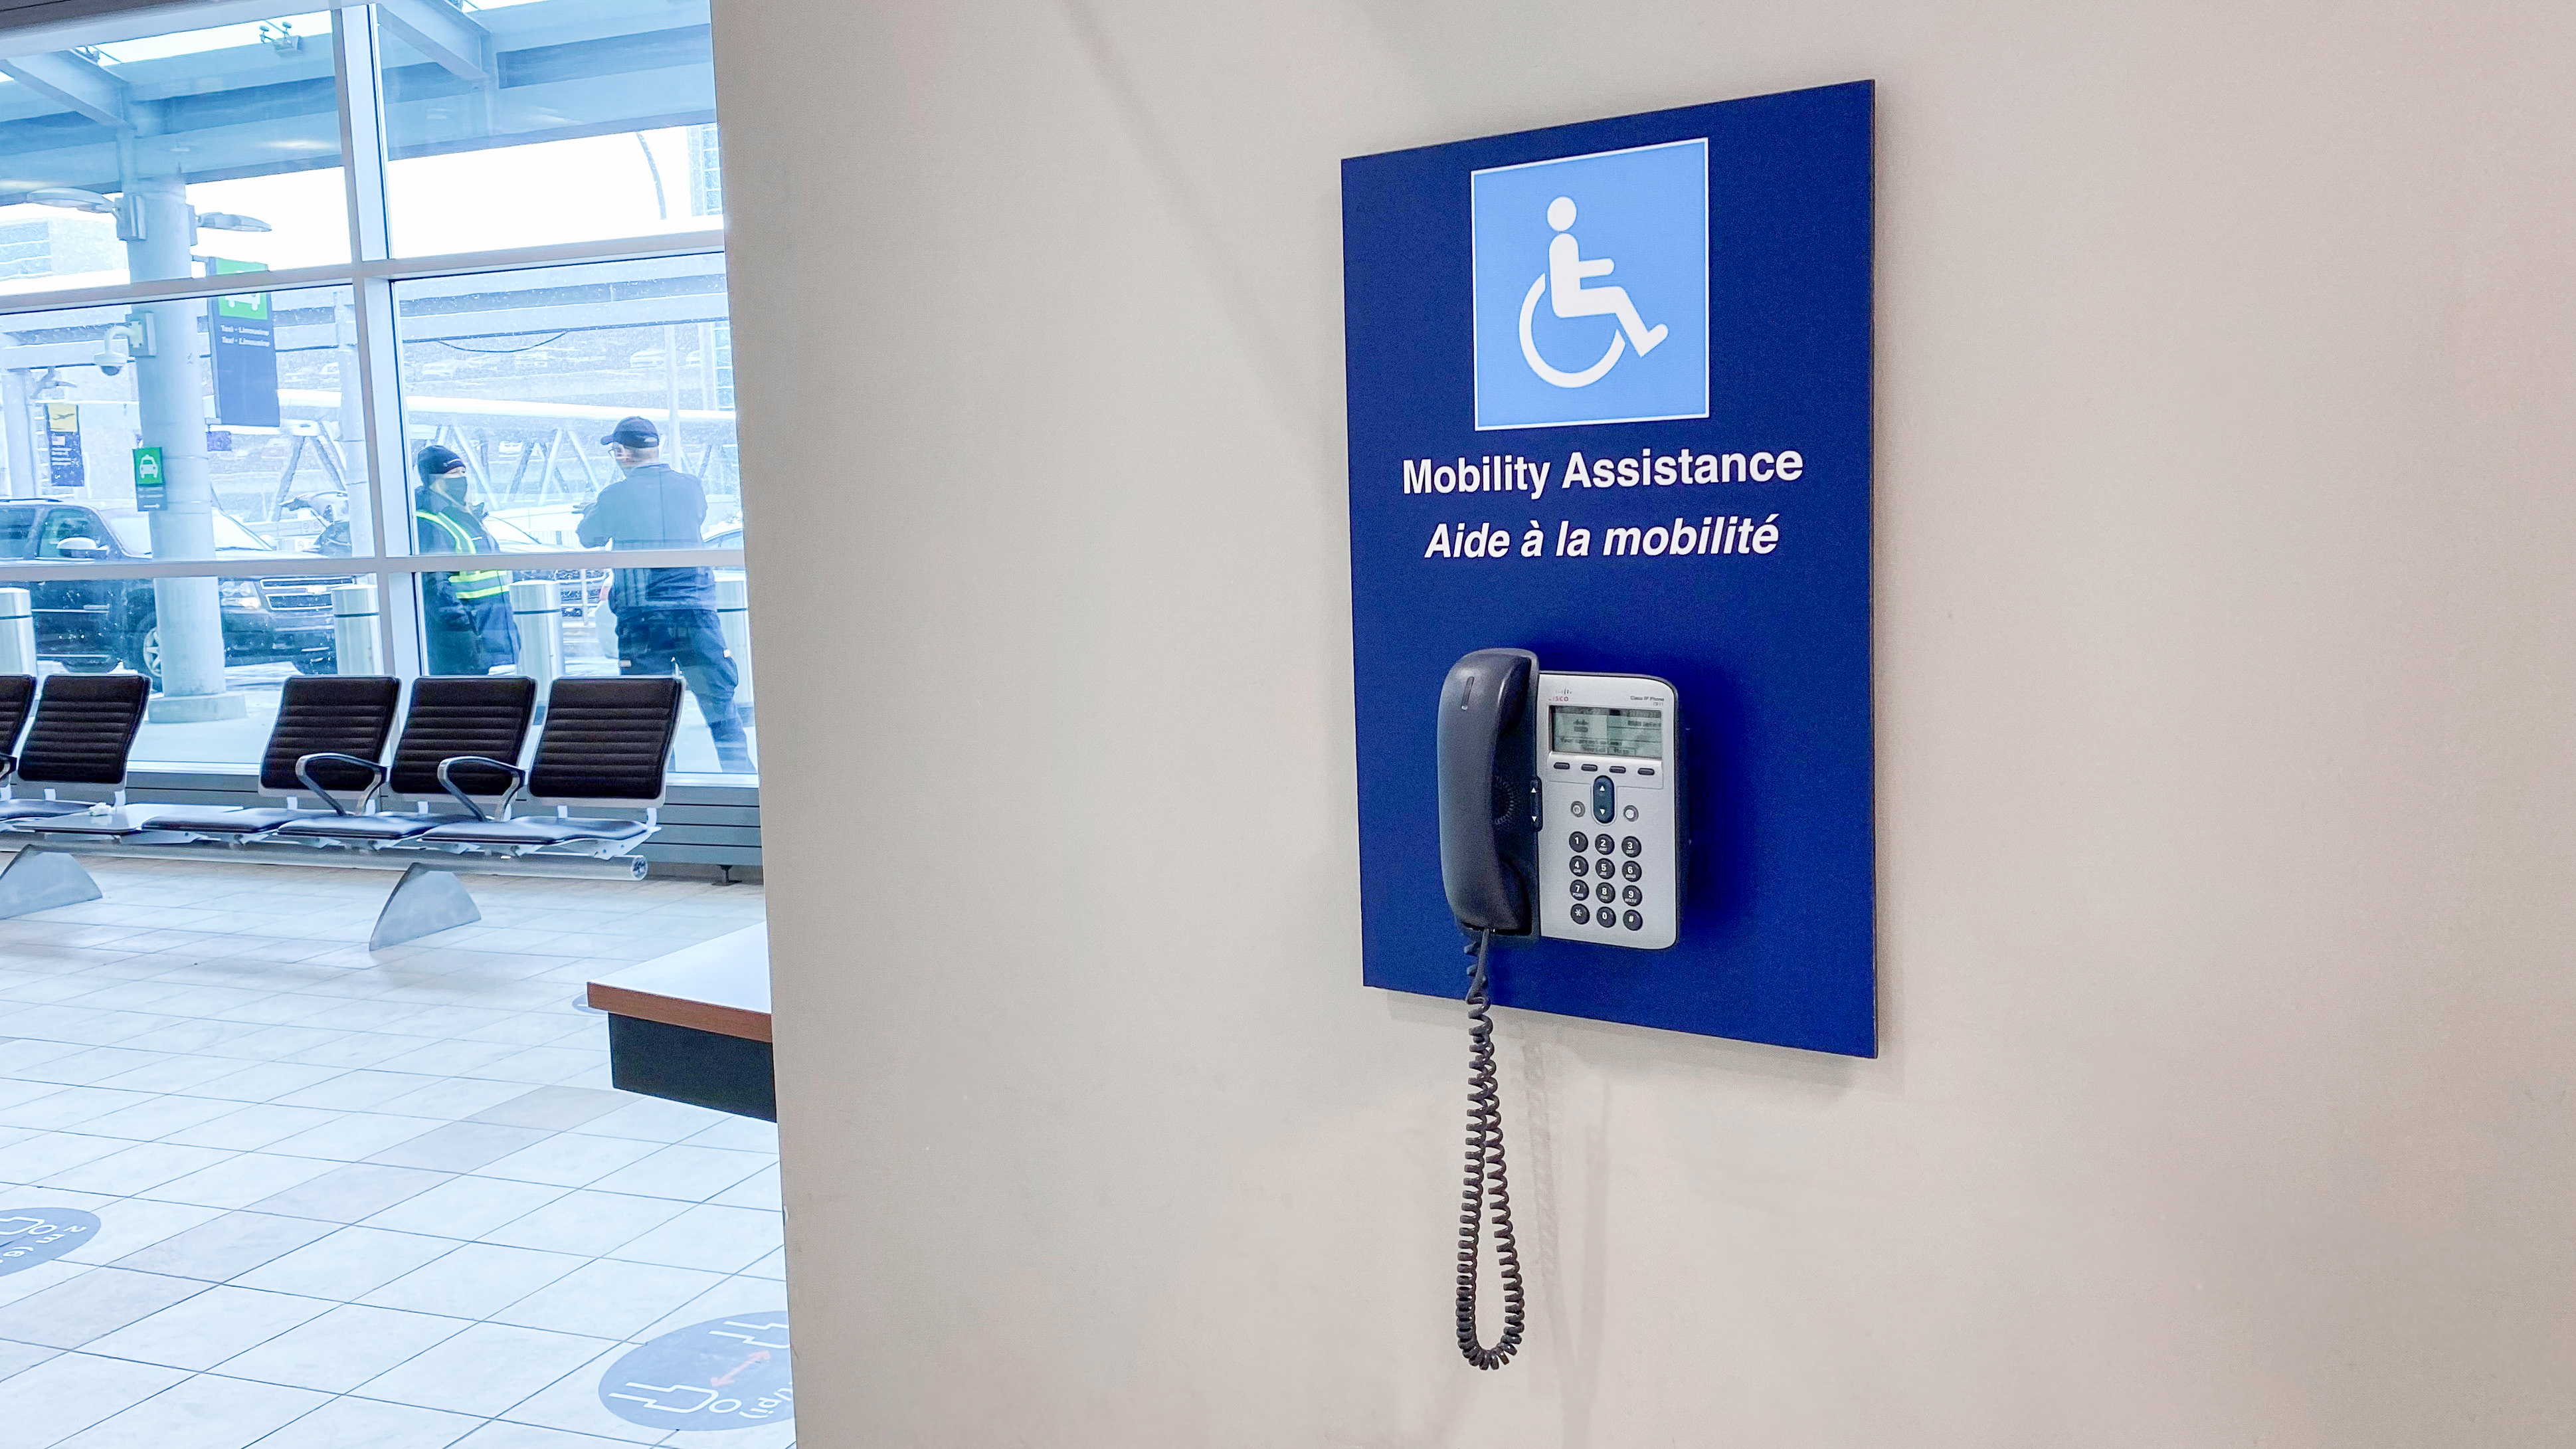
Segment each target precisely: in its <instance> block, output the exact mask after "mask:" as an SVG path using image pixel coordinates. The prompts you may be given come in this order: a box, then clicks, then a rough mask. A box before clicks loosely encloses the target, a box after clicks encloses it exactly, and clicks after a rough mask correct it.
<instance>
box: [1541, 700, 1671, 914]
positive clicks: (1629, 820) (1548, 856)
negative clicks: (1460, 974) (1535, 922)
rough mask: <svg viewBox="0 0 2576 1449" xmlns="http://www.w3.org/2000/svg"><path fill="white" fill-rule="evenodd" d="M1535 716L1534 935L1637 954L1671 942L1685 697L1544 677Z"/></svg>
mask: <svg viewBox="0 0 2576 1449" xmlns="http://www.w3.org/2000/svg"><path fill="white" fill-rule="evenodd" d="M1538 713H1539V717H1538V740H1537V745H1538V775H1539V784H1540V789H1541V792H1542V796H1543V800H1542V803H1541V806H1540V809H1539V833H1538V846H1539V849H1538V881H1539V892H1538V895H1539V934H1540V935H1542V936H1545V937H1548V938H1550V939H1552V940H1559V941H1588V942H1590V943H1592V944H1593V945H1596V946H1625V947H1628V948H1630V949H1631V950H1640V951H1659V950H1662V949H1663V948H1665V947H1667V946H1670V945H1672V944H1673V942H1674V941H1675V940H1676V939H1678V938H1679V935H1680V928H1681V865H1682V861H1681V801H1682V794H1681V696H1680V693H1679V692H1678V691H1676V690H1675V689H1674V688H1673V686H1672V684H1671V682H1670V681H1667V680H1662V679H1657V678H1655V677H1653V676H1652V675H1645V674H1560V673H1556V672H1553V671H1547V670H1542V671H1540V673H1539V679H1538ZM1578 836H1579V837H1581V841H1580V844H1581V847H1582V848H1581V849H1579V850H1578V849H1576V848H1575V846H1576V844H1577V840H1576V837H1578ZM1605 867H1606V873H1607V879H1606V880H1605V878H1604V875H1605ZM1605 885H1606V886H1607V887H1608V888H1609V890H1608V894H1607V896H1606V898H1605V896H1604V894H1603V887H1604V886H1605ZM1578 892H1579V894H1578ZM1605 914H1606V915H1607V923H1606V924H1605V923H1604V916H1605Z"/></svg>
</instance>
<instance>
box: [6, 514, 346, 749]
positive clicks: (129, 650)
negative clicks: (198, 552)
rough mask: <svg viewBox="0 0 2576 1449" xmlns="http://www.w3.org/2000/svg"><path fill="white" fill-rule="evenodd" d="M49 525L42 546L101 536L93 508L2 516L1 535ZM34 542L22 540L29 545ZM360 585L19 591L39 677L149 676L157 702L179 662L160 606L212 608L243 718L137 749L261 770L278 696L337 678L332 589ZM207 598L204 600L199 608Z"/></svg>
mask: <svg viewBox="0 0 2576 1449" xmlns="http://www.w3.org/2000/svg"><path fill="white" fill-rule="evenodd" d="M39 514H42V515H45V517H44V521H43V522H42V524H41V525H39V530H40V531H39V532H38V533H37V535H36V536H37V537H38V538H39V539H41V541H42V542H41V544H40V545H39V546H40V547H43V546H50V545H54V544H58V543H60V542H63V541H66V540H70V539H74V538H77V537H80V536H81V534H80V532H79V530H80V529H82V528H85V527H91V526H94V523H95V517H94V515H92V514H91V513H90V512H89V511H88V510H86V509H73V508H53V509H50V510H48V509H45V508H43V507H41V506H38V505H28V504H7V505H0V527H5V528H8V529H24V528H25V527H26V526H27V521H28V520H29V519H30V518H32V517H34V516H36V515H39ZM24 536H25V535H24V534H21V537H22V538H23V537H24ZM358 580H359V576H356V575H351V574H345V573H332V574H318V573H317V574H314V575H309V576H296V577H292V578H261V579H213V578H194V579H131V578H114V579H109V578H90V577H83V576H80V575H78V574H66V575H65V576H61V577H53V576H48V577H45V578H41V579H31V580H14V581H11V582H9V583H8V584H6V585H5V587H9V588H18V589H25V590H26V591H27V594H28V605H29V609H28V612H29V613H30V614H32V615H33V616H34V620H35V632H36V657H37V660H38V662H39V668H40V669H42V670H43V671H44V672H47V673H52V672H55V671H57V670H67V671H70V672H72V673H75V674H106V673H111V672H115V673H127V674H133V673H140V674H145V675H149V676H150V677H151V678H152V682H153V686H154V688H155V690H156V691H157V690H158V689H159V687H160V686H161V684H162V682H163V670H164V668H165V666H167V665H168V664H169V662H170V659H169V653H170V648H171V645H170V644H169V642H168V641H167V640H165V639H164V637H163V631H162V628H161V615H162V612H163V608H162V606H163V604H164V603H165V601H168V600H170V599H171V598H172V597H173V596H183V597H181V599H180V602H179V603H178V604H177V605H174V608H176V607H186V605H187V604H188V602H189V601H191V600H194V601H196V602H199V603H203V602H211V603H212V605H213V608H212V610H211V612H212V613H213V614H214V616H215V618H216V619H217V621H218V622H219V625H220V629H221V651H222V652H221V656H220V658H221V663H220V665H219V668H220V670H221V678H222V683H223V687H224V690H225V691H226V692H227V693H229V694H234V695H237V696H239V697H240V706H241V713H239V714H238V715H235V716H233V717H231V718H224V719H212V720H204V721H199V722H192V723H170V722H166V721H155V722H151V723H147V724H146V725H145V726H144V727H143V732H142V734H141V735H139V736H138V737H137V738H136V740H135V746H134V758H135V759H136V760H137V761H138V762H139V761H147V760H148V761H154V762H162V763H169V762H179V763H201V764H202V763H230V764H246V763H249V762H251V761H254V760H257V759H258V758H259V756H260V751H261V749H262V748H263V747H264V746H265V744H266V743H267V740H268V730H269V726H270V724H271V723H273V722H274V721H275V719H276V717H277V691H278V687H279V685H280V684H281V682H283V681H284V680H285V679H286V678H287V677H288V676H290V675H294V674H298V673H302V674H329V673H331V672H332V671H333V669H334V668H335V662H334V656H335V653H336V650H335V648H334V639H335V634H334V632H333V626H332V620H331V594H330V590H331V587H332V586H333V585H335V584H346V583H354V582H358ZM201 596H202V597H201Z"/></svg>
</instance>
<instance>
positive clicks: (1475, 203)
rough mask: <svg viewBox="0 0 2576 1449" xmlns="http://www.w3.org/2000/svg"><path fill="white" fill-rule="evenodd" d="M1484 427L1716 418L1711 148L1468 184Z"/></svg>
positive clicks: (1633, 155)
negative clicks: (1711, 383) (1712, 399)
mask: <svg viewBox="0 0 2576 1449" xmlns="http://www.w3.org/2000/svg"><path fill="white" fill-rule="evenodd" d="M1469 187H1470V197H1471V207H1472V212H1473V218H1474V219H1473V223H1472V225H1473V233H1474V239H1475V273H1476V277H1475V282H1476V427H1477V428H1478V429H1479V430H1484V429H1489V428H1547V427H1564V426H1568V425H1572V424H1578V423H1640V422H1649V421H1653V420H1656V419H1661V418H1704V417H1707V416H1708V142H1707V141H1706V140H1705V139H1701V140H1695V141H1673V142H1669V143H1667V144H1665V145H1661V146H1640V147H1638V148H1636V149H1634V150H1630V151H1600V152H1595V153H1594V154H1592V155H1589V156H1566V157H1561V158H1559V159H1557V160H1554V161H1532V162H1528V163H1526V164H1523V165H1519V166H1498V167H1496V168H1494V169H1493V170H1491V171H1479V172H1476V173H1475V174H1474V175H1473V176H1471V177H1470V178H1469Z"/></svg>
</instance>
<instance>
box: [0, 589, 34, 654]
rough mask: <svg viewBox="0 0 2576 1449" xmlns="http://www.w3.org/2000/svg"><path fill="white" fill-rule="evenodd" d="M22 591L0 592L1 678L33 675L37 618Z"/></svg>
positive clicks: (7, 590) (28, 596)
mask: <svg viewBox="0 0 2576 1449" xmlns="http://www.w3.org/2000/svg"><path fill="white" fill-rule="evenodd" d="M29 598H30V595H29V594H28V592H27V591H26V590H25V589H0V674H33V673H35V672H36V616H35V613H34V611H33V610H32V609H30V608H29V606H28V600H29Z"/></svg>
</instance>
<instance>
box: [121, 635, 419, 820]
mask: <svg viewBox="0 0 2576 1449" xmlns="http://www.w3.org/2000/svg"><path fill="white" fill-rule="evenodd" d="M401 704H402V681H401V680H399V679H393V678H390V677H387V676H384V675H360V676H356V677H353V678H348V679H342V678H338V677H335V676H332V675H298V676H296V677H295V678H293V679H289V680H287V681H286V684H285V686H284V688H283V689H282V690H280V691H279V694H278V699H277V724H276V726H275V727H274V728H272V729H271V730H270V731H269V735H268V749H267V750H266V751H265V752H264V753H263V754H262V755H261V756H260V762H259V793H261V794H262V795H268V796H273V797H278V798H282V799H284V800H285V801H286V804H285V805H283V806H253V807H249V808H240V807H230V806H227V807H221V808H205V807H189V806H177V807H173V808H168V809H162V810H157V811H155V812H153V815H152V820H151V823H152V825H153V827H154V828H155V829H159V830H183V831H187V832H189V833H190V834H194V835H200V836H207V837H212V838H217V839H221V838H227V837H231V838H247V837H250V836H254V835H264V834H266V833H267V832H269V831H271V830H275V829H277V828H278V827H279V826H281V825H290V824H293V823H294V822H296V821H298V820H305V819H310V818H311V817H313V816H316V815H348V814H364V813H365V812H366V809H367V806H368V804H369V802H371V801H372V800H373V799H374V798H375V794H376V791H377V789H378V788H379V787H381V786H382V785H383V784H384V779H385V772H384V767H383V766H382V765H380V764H378V763H377V761H378V759H379V758H381V757H382V756H383V754H384V752H385V741H386V740H387V739H388V738H389V737H391V736H392V734H393V730H394V717H395V713H396V711H397V710H398V709H399V708H400V707H401ZM335 790H348V791H355V792H357V796H358V799H357V809H356V810H355V811H352V810H350V809H349V807H347V806H345V805H342V804H341V803H340V801H339V799H338V797H337V796H335V795H333V794H332V792H333V791H335ZM307 796H309V797H311V798H313V799H316V800H319V801H321V802H322V804H321V806H320V807H319V808H314V807H305V806H299V805H297V804H296V803H295V802H296V801H297V800H299V799H302V798H305V797H307Z"/></svg>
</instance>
